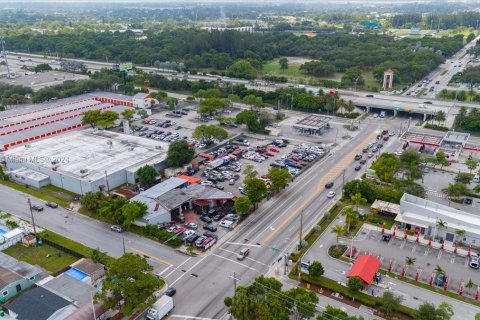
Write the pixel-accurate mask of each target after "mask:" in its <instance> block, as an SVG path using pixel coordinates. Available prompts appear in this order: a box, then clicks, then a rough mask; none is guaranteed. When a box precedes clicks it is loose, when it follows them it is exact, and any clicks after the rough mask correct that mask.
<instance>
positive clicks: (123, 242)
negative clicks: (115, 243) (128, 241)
mask: <svg viewBox="0 0 480 320" xmlns="http://www.w3.org/2000/svg"><path fill="white" fill-rule="evenodd" d="M122 244H123V254H125V238H124V237H122Z"/></svg>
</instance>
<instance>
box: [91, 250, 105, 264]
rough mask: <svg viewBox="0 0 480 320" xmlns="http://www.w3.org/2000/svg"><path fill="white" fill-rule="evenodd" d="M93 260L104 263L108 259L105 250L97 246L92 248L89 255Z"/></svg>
mask: <svg viewBox="0 0 480 320" xmlns="http://www.w3.org/2000/svg"><path fill="white" fill-rule="evenodd" d="M90 258H91V259H92V260H93V261H95V262H98V263H101V264H103V265H105V264H106V263H107V261H108V255H107V253H106V252H103V251H101V250H100V249H99V248H96V249H93V250H92V255H91V257H90Z"/></svg>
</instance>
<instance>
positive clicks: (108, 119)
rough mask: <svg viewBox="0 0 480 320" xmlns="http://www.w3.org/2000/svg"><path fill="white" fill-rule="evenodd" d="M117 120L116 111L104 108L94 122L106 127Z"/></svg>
mask: <svg viewBox="0 0 480 320" xmlns="http://www.w3.org/2000/svg"><path fill="white" fill-rule="evenodd" d="M87 112H88V111H87ZM117 120H118V113H116V112H115V111H111V110H106V111H103V112H102V113H101V114H100V118H99V119H98V120H97V123H96V124H97V125H98V126H101V127H103V128H108V127H111V126H113V125H114V124H115V121H117Z"/></svg>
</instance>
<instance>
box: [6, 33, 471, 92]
mask: <svg viewBox="0 0 480 320" xmlns="http://www.w3.org/2000/svg"><path fill="white" fill-rule="evenodd" d="M7 41H8V45H9V47H11V48H12V50H16V51H27V50H30V51H31V52H37V53H42V52H47V51H50V52H51V51H58V52H59V54H61V55H62V57H66V58H86V59H93V60H102V61H105V60H106V59H108V61H117V62H122V61H132V62H133V63H134V64H139V65H148V66H153V65H154V62H156V61H158V62H165V61H177V62H180V61H181V62H183V63H184V65H185V66H186V68H187V69H188V70H196V69H199V68H212V69H215V70H218V71H222V72H224V74H227V75H232V76H237V77H245V78H252V77H254V76H256V72H257V71H259V70H260V69H261V65H262V63H265V62H266V61H269V60H271V59H273V58H277V57H280V56H301V57H310V58H312V59H315V60H319V61H321V62H323V63H327V64H329V65H331V66H332V67H333V68H334V69H335V70H336V71H338V72H344V71H346V70H347V69H349V68H352V67H358V68H360V69H361V70H373V69H377V73H378V70H379V69H378V68H382V69H383V70H384V69H386V68H394V69H396V72H397V77H396V79H398V80H399V81H402V82H405V83H408V82H411V81H413V80H415V79H419V78H421V77H423V76H425V75H426V74H428V72H429V71H430V70H432V69H433V68H435V67H436V66H437V65H438V64H440V63H441V62H443V59H444V58H447V57H449V56H451V55H452V54H453V53H455V52H456V51H458V50H459V49H460V48H461V47H462V45H463V36H461V35H460V36H455V37H442V38H440V39H429V38H424V39H421V40H416V39H408V38H404V39H400V40H395V39H394V38H392V37H390V36H386V35H374V34H363V35H350V34H347V33H344V32H336V33H333V34H322V35H320V34H319V35H316V36H315V37H313V38H311V37H306V36H297V35H294V34H291V33H243V32H237V31H223V32H219V31H212V32H206V31H202V30H195V29H175V30H169V31H165V32H161V33H155V32H153V31H151V32H147V38H146V39H145V40H138V39H136V38H135V37H134V36H133V35H132V34H131V33H128V32H126V33H121V34H109V33H94V32H84V33H81V34H79V35H78V36H76V37H74V38H72V37H71V35H70V34H56V35H38V34H25V35H20V36H12V37H10V38H8V39H7ZM415 46H416V47H417V48H416V49H415V50H414V49H412V47H415ZM419 49H424V50H419ZM382 72H383V71H382Z"/></svg>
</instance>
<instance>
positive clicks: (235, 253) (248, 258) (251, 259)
mask: <svg viewBox="0 0 480 320" xmlns="http://www.w3.org/2000/svg"><path fill="white" fill-rule="evenodd" d="M218 249H220V250H222V251H226V252H229V253H232V254H234V255H237V252H233V251H231V250H228V249H224V248H218ZM246 259H247V260H250V261H253V262H256V263H259V264H261V265H263V266H265V267H268V265H267V264H265V263H263V262H260V261H257V260H255V259H253V258H250V257H246Z"/></svg>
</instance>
